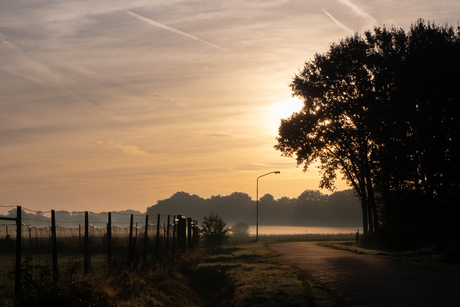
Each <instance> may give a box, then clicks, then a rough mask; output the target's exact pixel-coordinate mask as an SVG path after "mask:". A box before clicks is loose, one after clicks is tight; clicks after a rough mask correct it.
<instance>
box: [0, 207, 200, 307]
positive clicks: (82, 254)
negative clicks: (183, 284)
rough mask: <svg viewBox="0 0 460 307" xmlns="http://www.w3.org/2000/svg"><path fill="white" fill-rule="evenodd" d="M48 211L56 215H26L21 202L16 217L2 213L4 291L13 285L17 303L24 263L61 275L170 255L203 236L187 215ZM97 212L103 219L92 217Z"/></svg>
mask: <svg viewBox="0 0 460 307" xmlns="http://www.w3.org/2000/svg"><path fill="white" fill-rule="evenodd" d="M25 210H28V209H25ZM29 211H32V210H29ZM49 213H51V218H47V217H44V216H43V215H42V213H40V214H39V215H37V218H36V219H35V218H34V219H31V218H30V217H29V218H28V219H26V218H23V216H24V215H26V214H27V213H26V212H25V211H24V209H22V208H21V207H20V206H18V207H17V212H16V217H11V216H9V217H5V216H0V222H1V223H2V224H1V225H0V256H1V260H2V261H1V262H0V276H1V277H0V286H1V285H3V286H2V287H1V288H0V291H2V290H3V291H9V292H10V293H12V292H13V291H14V292H15V306H20V297H21V291H22V290H21V289H22V286H21V267H22V266H23V265H24V263H27V264H28V265H31V266H41V267H48V268H49V269H50V270H52V276H53V280H55V281H57V280H59V278H60V276H62V275H63V274H65V275H69V274H76V273H81V274H83V275H86V274H88V273H90V272H92V271H96V270H110V269H111V268H113V267H115V266H120V265H124V266H127V267H129V266H132V265H137V264H139V263H141V262H160V261H166V260H167V261H171V260H174V259H175V258H177V257H180V255H181V254H183V253H184V252H185V251H186V250H187V249H188V248H193V247H194V246H195V245H196V244H198V241H199V231H198V225H197V221H196V220H192V219H191V218H186V217H184V216H182V215H161V214H156V215H153V216H152V215H150V216H149V215H134V214H117V213H113V214H112V213H111V212H108V213H107V214H106V221H105V222H101V215H100V214H94V213H89V212H87V211H86V212H73V213H72V214H71V216H69V213H68V212H65V213H64V212H59V211H58V212H56V211H55V210H51V211H50V212H49ZM10 215H11V214H10ZM29 216H30V215H29ZM92 216H93V220H95V221H96V222H95V224H96V223H97V224H99V225H93V223H90V221H91V219H92ZM96 217H97V219H96ZM46 222H47V223H48V225H45V223H46ZM32 224H39V225H40V226H31V225H32ZM12 276H14V277H12ZM13 281H14V282H13ZM13 285H14V287H13Z"/></svg>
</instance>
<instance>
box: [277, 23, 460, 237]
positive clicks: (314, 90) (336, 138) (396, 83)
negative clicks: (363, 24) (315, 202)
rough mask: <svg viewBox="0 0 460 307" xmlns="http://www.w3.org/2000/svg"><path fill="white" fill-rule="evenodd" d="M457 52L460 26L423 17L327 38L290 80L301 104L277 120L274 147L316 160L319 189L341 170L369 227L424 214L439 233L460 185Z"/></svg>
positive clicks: (300, 161)
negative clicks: (325, 46)
mask: <svg viewBox="0 0 460 307" xmlns="http://www.w3.org/2000/svg"><path fill="white" fill-rule="evenodd" d="M459 48H460V39H459V29H454V28H452V27H450V26H447V25H446V26H444V27H440V26H437V25H435V24H432V23H425V22H424V21H423V20H419V21H418V22H416V23H415V24H413V25H412V27H411V29H410V30H409V31H408V32H407V33H406V32H405V31H404V30H402V29H396V28H391V29H387V28H375V29H374V30H373V31H368V32H365V33H364V35H363V36H359V35H357V34H356V35H354V36H352V37H349V38H346V39H344V40H342V41H341V42H340V43H337V44H333V45H332V46H331V47H330V49H329V51H328V52H327V53H326V54H316V55H315V57H314V59H313V60H311V61H309V62H307V63H306V64H305V66H304V68H303V70H302V71H300V72H299V74H297V75H296V76H295V78H294V80H293V81H292V83H291V88H292V90H293V93H294V95H295V96H298V97H300V98H302V99H303V100H304V107H303V108H302V110H301V111H299V112H297V113H294V114H293V115H292V116H291V117H290V118H288V119H285V120H282V122H281V125H280V128H279V137H278V144H277V145H276V146H275V148H276V149H278V150H280V151H281V152H282V154H283V155H284V156H288V157H293V156H294V155H295V158H296V159H297V163H298V165H302V164H303V165H304V169H305V170H306V169H307V168H308V167H309V166H310V165H311V164H312V163H313V162H319V168H320V170H321V172H322V180H321V183H320V186H321V187H323V188H328V189H330V190H333V189H334V181H335V179H336V176H337V173H341V174H342V176H343V178H344V179H345V180H346V181H347V182H348V183H349V185H350V186H352V187H353V188H354V190H355V191H356V192H357V194H358V195H359V197H360V199H361V204H362V214H363V226H364V232H365V233H368V232H373V231H374V230H376V229H378V228H379V226H380V225H384V227H389V226H390V225H401V224H403V225H406V226H408V227H409V228H410V227H412V228H413V227H415V226H416V225H418V224H420V223H421V220H422V219H424V218H426V217H428V216H431V217H434V218H435V220H436V223H434V224H433V226H437V227H438V228H442V229H444V230H445V229H446V228H445V227H439V226H440V225H441V223H442V222H444V223H447V222H449V221H450V222H452V220H450V219H449V214H448V212H449V210H451V209H452V207H453V206H454V202H453V201H454V199H455V197H457V196H458V194H459V192H458V191H459V187H460V184H459V183H460V181H459V179H458V175H457V176H456V174H458V171H459V170H460V169H459V162H460V161H459V160H458V149H456V148H457V146H455V143H456V142H458V133H459V125H458V121H459V119H460V117H459V107H458V104H459V103H460V90H459V87H458V84H460V75H459V73H458V71H459V69H460V57H459V56H458V55H459V54H460V53H459V52H460V49H459ZM407 195H410V198H407V197H403V196H407ZM454 195H455V196H454ZM402 199H404V200H403V201H402ZM379 204H381V206H380V207H379ZM381 218H382V219H383V221H380V219H381ZM410 219H412V220H414V222H413V223H411V221H410ZM382 223H383V224H382ZM422 223H423V222H422ZM418 226H419V229H420V228H422V227H420V225H418Z"/></svg>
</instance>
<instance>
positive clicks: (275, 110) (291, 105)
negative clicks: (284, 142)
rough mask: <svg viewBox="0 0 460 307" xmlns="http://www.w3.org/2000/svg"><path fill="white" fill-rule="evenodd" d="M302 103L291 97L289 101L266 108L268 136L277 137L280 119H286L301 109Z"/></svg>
mask: <svg viewBox="0 0 460 307" xmlns="http://www.w3.org/2000/svg"><path fill="white" fill-rule="evenodd" d="M302 106H303V102H302V100H300V99H299V98H296V97H291V98H289V99H286V100H283V101H280V102H276V103H274V104H272V105H271V106H270V107H268V114H269V121H268V124H267V125H268V130H269V133H270V134H273V135H278V128H279V126H280V122H281V119H282V118H288V117H290V116H291V115H292V113H294V112H298V111H300V110H301V109H302Z"/></svg>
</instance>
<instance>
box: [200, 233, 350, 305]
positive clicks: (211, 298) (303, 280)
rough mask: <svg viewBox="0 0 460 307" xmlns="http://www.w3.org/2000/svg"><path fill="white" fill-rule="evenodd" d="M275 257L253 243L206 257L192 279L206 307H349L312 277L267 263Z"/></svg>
mask: <svg viewBox="0 0 460 307" xmlns="http://www.w3.org/2000/svg"><path fill="white" fill-rule="evenodd" d="M274 256H277V255H276V253H275V252H273V251H272V250H270V249H269V248H268V247H267V242H249V243H244V244H239V245H234V246H231V245H230V246H227V247H224V248H222V249H221V250H220V251H219V252H218V253H216V254H214V255H210V256H208V257H206V258H205V259H204V262H203V263H201V264H199V265H198V268H197V270H196V271H195V273H194V274H198V275H195V276H192V277H193V280H195V281H201V282H198V284H196V286H195V290H196V292H197V293H200V295H201V297H203V298H205V305H204V306H236V307H245V306H317V307H322V306H348V305H347V303H346V302H345V301H344V300H343V299H341V298H340V297H339V296H337V295H336V294H335V293H334V292H333V291H331V290H330V289H328V288H327V287H325V286H323V285H322V284H320V283H318V282H317V281H315V280H314V278H312V277H311V276H310V275H308V274H306V273H304V272H299V271H298V270H295V269H293V268H292V267H290V266H288V265H278V264H273V263H268V262H265V261H263V259H264V258H268V257H274ZM213 276H214V277H213ZM212 277H213V278H212ZM211 280H214V281H219V282H213V285H210V284H208V283H210V282H211V283H212V281H211ZM200 283H204V284H202V285H201V284H200ZM212 286H214V288H213V287H212Z"/></svg>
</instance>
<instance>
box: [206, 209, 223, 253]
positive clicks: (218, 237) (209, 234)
mask: <svg viewBox="0 0 460 307" xmlns="http://www.w3.org/2000/svg"><path fill="white" fill-rule="evenodd" d="M229 231H230V229H229V228H228V227H227V224H225V222H224V220H223V219H222V218H221V217H219V215H217V214H216V215H214V213H211V214H210V215H209V217H206V216H205V217H204V221H203V223H202V224H201V231H200V233H201V235H202V237H203V242H204V246H205V247H206V248H208V249H216V248H218V247H220V246H221V245H222V244H224V243H226V242H227V240H228V237H229V235H228V232H229Z"/></svg>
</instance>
